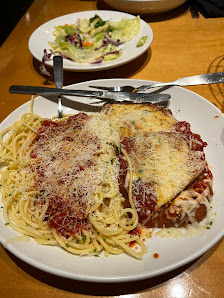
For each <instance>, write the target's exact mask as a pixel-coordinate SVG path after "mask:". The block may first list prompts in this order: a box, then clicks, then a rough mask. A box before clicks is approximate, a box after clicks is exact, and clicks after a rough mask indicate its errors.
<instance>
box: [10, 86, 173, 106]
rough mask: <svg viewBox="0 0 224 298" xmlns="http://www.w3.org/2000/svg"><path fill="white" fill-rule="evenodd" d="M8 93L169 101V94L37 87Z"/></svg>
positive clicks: (131, 100)
mask: <svg viewBox="0 0 224 298" xmlns="http://www.w3.org/2000/svg"><path fill="white" fill-rule="evenodd" d="M9 92H10V93H17V94H32V95H45V96H49V95H57V96H58V95H72V96H81V97H95V98H99V99H102V100H104V101H115V102H116V101H117V102H132V103H144V102H150V103H160V102H165V101H167V100H169V99H170V97H171V96H170V95H169V94H162V93H160V94H155V93H153V94H151V93H132V92H110V91H89V90H71V89H62V88H49V87H38V86H24V85H12V86H11V87H10V88H9Z"/></svg>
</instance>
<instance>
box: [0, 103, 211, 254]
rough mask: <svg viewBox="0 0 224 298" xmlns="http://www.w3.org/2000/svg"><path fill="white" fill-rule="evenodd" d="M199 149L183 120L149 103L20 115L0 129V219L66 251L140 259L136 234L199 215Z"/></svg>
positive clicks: (205, 204) (204, 171)
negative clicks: (53, 115) (0, 213)
mask: <svg viewBox="0 0 224 298" xmlns="http://www.w3.org/2000/svg"><path fill="white" fill-rule="evenodd" d="M206 146H207V143H205V142H204V141H203V140H202V139H201V137H200V135H198V134H196V133H193V132H192V131H191V127H190V124H189V123H188V122H186V121H177V120H176V119H175V118H174V117H173V115H172V112H171V111H170V110H169V109H165V108H163V107H160V106H157V105H152V104H106V105H105V106H104V107H103V109H102V111H101V112H99V113H93V114H88V115H87V114H86V113H78V114H76V115H73V116H69V117H66V118H63V119H58V120H54V121H53V120H50V119H42V118H41V117H40V116H37V115H34V114H33V113H28V114H25V115H23V116H22V118H21V119H20V120H19V121H17V122H16V123H14V124H13V125H12V126H11V127H9V128H7V129H5V130H4V131H3V132H2V133H1V183H2V187H1V192H2V200H3V203H4V217H5V221H6V223H7V224H9V225H10V226H11V227H12V228H13V229H15V230H16V231H17V232H19V233H22V234H25V235H28V236H31V237H33V238H34V239H35V240H36V241H37V242H38V243H39V244H43V245H58V246H60V247H62V248H64V249H65V250H67V251H68V252H70V253H73V254H79V255H85V254H92V255H98V254H99V253H100V252H102V251H104V252H105V255H106V256H108V255H109V254H121V253H123V252H125V253H127V254H129V255H130V256H132V257H135V258H137V259H141V258H142V257H143V255H144V254H145V253H146V247H145V244H144V242H143V241H142V239H141V235H140V234H141V233H140V232H139V231H140V230H141V229H142V228H146V229H151V228H161V229H163V228H167V227H176V228H177V229H178V228H179V227H186V228H187V227H188V226H190V225H193V224H195V223H200V222H202V221H203V219H205V218H206V216H207V214H208V210H209V204H210V202H211V198H212V194H213V192H212V180H213V177H212V173H211V171H210V170H209V167H208V164H207V161H206V158H205V153H204V148H205V147H206ZM133 243H135V244H136V245H137V246H138V249H137V250H136V249H135V248H134V247H133Z"/></svg>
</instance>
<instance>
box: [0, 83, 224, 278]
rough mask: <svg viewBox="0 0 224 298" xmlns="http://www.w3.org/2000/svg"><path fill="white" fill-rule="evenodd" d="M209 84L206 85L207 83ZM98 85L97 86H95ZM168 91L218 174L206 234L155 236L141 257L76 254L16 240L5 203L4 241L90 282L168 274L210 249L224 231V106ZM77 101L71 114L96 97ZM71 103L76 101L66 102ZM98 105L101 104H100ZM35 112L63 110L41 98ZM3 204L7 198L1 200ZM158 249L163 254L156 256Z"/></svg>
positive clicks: (0, 237) (0, 227)
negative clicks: (198, 137) (172, 236)
mask: <svg viewBox="0 0 224 298" xmlns="http://www.w3.org/2000/svg"><path fill="white" fill-rule="evenodd" d="M147 83H149V82H148V81H142V80H128V79H110V80H95V81H89V82H85V83H79V84H75V85H72V86H68V87H67V88H76V89H84V90H87V89H89V88H88V86H89V85H104V86H119V85H132V86H134V87H138V86H140V85H142V84H147ZM205 88H206V87H205ZM91 90H92V89H91ZM165 93H169V94H171V100H170V105H169V108H170V109H171V110H172V112H173V115H174V116H175V117H176V118H177V119H178V120H179V121H180V120H185V121H188V122H190V123H191V128H192V131H193V132H195V133H199V134H200V135H201V137H202V139H203V140H204V141H206V142H207V143H208V146H207V147H206V148H205V154H206V158H207V161H208V164H209V166H210V167H211V170H212V173H213V175H214V187H213V188H214V197H213V208H212V214H213V215H212V216H213V217H212V221H213V224H212V226H210V229H209V230H207V229H204V230H203V233H199V234H196V235H194V236H191V237H187V238H186V237H185V238H181V239H176V238H160V237H158V236H155V237H152V238H150V239H148V240H147V241H146V246H147V248H148V253H147V254H146V255H145V256H144V258H143V260H136V259H134V258H132V257H130V256H128V255H126V254H122V255H118V256H116V255H110V256H109V257H104V255H103V254H102V255H100V257H94V256H83V257H80V256H76V255H72V254H69V253H68V252H66V251H64V250H63V249H62V248H60V247H54V246H44V245H38V244H37V243H36V242H35V241H34V240H33V239H32V238H30V239H29V241H27V242H26V241H24V242H23V241H21V242H19V241H11V240H10V239H13V237H16V236H18V235H19V234H18V233H17V232H15V231H13V230H12V229H11V228H10V227H9V226H7V225H5V223H4V219H3V214H2V213H3V212H2V210H3V209H2V208H0V241H1V243H2V245H3V246H4V247H5V248H6V249H8V250H9V251H10V252H11V253H13V254H14V255H16V256H17V257H18V258H20V259H21V260H23V261H25V262H27V263H28V264H30V265H32V266H34V267H37V268H38V269H41V270H43V271H46V272H49V273H52V274H55V275H58V276H62V277H66V278H71V279H75V280H82V281H89V282H126V281H136V280H140V279H145V278H150V277H154V276H158V275H160V274H163V273H166V272H168V271H171V270H173V269H176V268H178V267H180V266H183V265H185V264H186V263H189V262H190V261H193V260H195V259H196V258H198V257H200V256H201V255H202V254H203V253H205V252H206V251H207V250H208V249H210V248H211V247H212V246H213V245H214V244H215V243H216V242H217V241H218V240H220V239H221V238H222V237H223V234H224V216H223V214H224V206H223V205H224V204H223V203H224V188H223V181H224V159H223V156H224V117H223V115H222V113H221V112H220V110H218V109H217V108H216V107H215V106H214V105H213V104H211V103H210V102H209V101H208V100H206V99H204V98H203V97H201V96H199V95H197V94H195V93H194V92H191V91H189V90H187V89H184V88H181V87H171V88H169V89H168V90H166V92H165ZM70 99H73V100H74V99H75V100H77V101H76V102H74V106H73V107H74V108H76V111H75V110H73V109H72V108H71V104H72V101H69V100H65V99H63V101H62V102H63V104H64V112H65V113H77V111H79V110H81V111H91V110H93V108H94V106H92V107H90V108H89V105H88V103H89V102H90V101H91V102H93V101H94V99H87V98H78V97H77V98H76V97H70ZM65 105H70V106H65ZM96 109H97V108H96ZM28 111H29V102H27V103H25V104H24V105H22V106H20V107H19V108H18V109H16V110H15V111H14V112H13V113H11V114H10V115H9V116H8V117H7V118H6V119H5V120H4V121H3V122H2V123H1V124H0V130H1V131H2V130H3V129H4V128H5V127H8V126H9V125H11V124H12V123H13V122H14V121H15V120H18V119H19V118H20V116H21V115H22V114H23V113H25V112H28ZM34 111H35V113H36V114H39V115H41V116H43V117H51V116H52V115H55V114H57V105H56V103H55V102H52V101H51V100H49V99H47V98H44V97H40V96H39V97H37V98H36V99H35V103H34ZM0 205H1V206H2V203H1V204H0ZM154 253H158V254H159V258H158V259H155V258H153V254H154Z"/></svg>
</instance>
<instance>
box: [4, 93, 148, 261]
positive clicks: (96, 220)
mask: <svg viewBox="0 0 224 298" xmlns="http://www.w3.org/2000/svg"><path fill="white" fill-rule="evenodd" d="M33 102H34V98H32V100H31V104H30V110H31V112H30V113H26V114H24V115H23V116H22V117H21V119H20V120H18V121H17V122H15V123H14V124H13V125H12V126H11V127H8V128H6V129H5V130H3V131H2V132H1V134H0V145H1V146H0V163H1V169H0V174H1V193H2V201H3V204H4V218H5V221H6V224H8V225H9V226H10V227H11V228H13V229H14V230H15V231H17V232H18V233H21V234H24V235H27V236H30V237H33V238H34V239H35V240H36V242H37V243H38V244H41V245H58V246H60V247H62V248H63V249H65V250H66V251H68V252H69V253H72V254H77V255H85V254H93V255H95V254H98V253H100V252H102V251H104V252H105V256H108V255H109V254H114V255H117V254H121V253H124V252H125V253H127V254H128V255H130V256H132V257H134V258H137V259H141V258H142V257H143V255H144V254H145V252H146V248H145V245H144V243H143V241H141V240H140V239H139V236H137V235H131V234H129V231H131V230H133V229H135V227H137V225H138V214H137V211H136V208H135V205H134V203H133V200H132V182H133V173H132V172H133V171H132V168H131V163H130V160H129V157H128V154H127V152H126V151H125V149H124V148H122V149H121V151H122V153H123V155H124V157H125V159H126V161H127V163H128V164H129V170H128V177H129V205H130V207H128V208H124V206H123V201H124V199H123V198H122V196H121V194H120V193H119V189H118V187H117V186H114V181H112V180H111V172H110V171H111V168H110V167H109V166H108V167H105V173H103V175H104V179H105V180H104V183H103V184H102V185H101V187H98V188H97V189H96V190H95V193H94V199H92V200H90V201H91V202H87V209H86V210H87V211H86V212H88V217H87V226H88V228H83V229H81V232H79V233H74V234H71V235H70V236H66V235H63V234H60V233H59V232H58V231H57V229H56V228H54V227H53V226H52V225H49V223H48V219H49V217H50V214H49V208H50V207H51V204H52V203H51V199H52V198H49V196H46V195H45V194H44V192H43V191H41V190H40V189H38V183H37V181H38V179H39V178H38V175H37V171H34V170H33V168H34V167H37V165H38V162H39V161H38V159H37V158H36V159H35V158H32V157H31V155H32V152H33V148H34V147H35V144H36V142H37V135H38V130H39V129H40V127H41V126H42V123H43V121H44V120H45V119H43V118H41V117H40V116H38V115H35V114H34V113H33ZM62 121H64V120H62ZM80 134H81V133H80ZM83 143H84V139H83ZM83 146H84V145H83ZM111 147H113V146H111ZM105 148H106V149H105ZM105 148H100V149H99V150H98V152H97V154H98V156H103V157H104V158H108V160H112V159H113V158H114V157H113V156H112V153H111V152H113V150H112V149H111V148H110V146H109V147H108V144H106V145H105ZM58 154H59V153H58ZM105 156H106V157H105ZM106 162H107V161H106ZM106 162H105V163H106ZM80 175H81V174H80ZM80 177H81V176H80ZM52 179H53V178H52ZM66 179H69V178H66ZM81 179H84V178H80V181H81V182H80V183H82V180H81ZM69 181H70V180H69ZM83 181H84V180H83ZM69 183H72V182H69ZM80 185H81V184H80ZM57 188H59V190H58V191H60V186H59V185H58V186H57ZM77 204H79V203H77ZM66 220H67V217H66V215H65V217H64V220H63V221H62V222H61V229H62V230H63V227H64V225H65V223H66ZM133 241H135V242H136V243H137V244H138V246H139V251H134V249H133V248H131V247H130V243H131V242H133Z"/></svg>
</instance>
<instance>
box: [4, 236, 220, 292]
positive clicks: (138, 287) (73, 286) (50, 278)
mask: <svg viewBox="0 0 224 298" xmlns="http://www.w3.org/2000/svg"><path fill="white" fill-rule="evenodd" d="M221 242H222V240H220V241H219V242H218V243H217V244H216V245H214V246H213V247H212V248H211V249H210V250H209V251H207V252H206V253H205V254H204V255H203V256H201V257H200V258H198V259H197V260H196V261H194V262H191V263H189V264H187V265H185V266H182V267H180V268H178V269H176V270H173V271H171V272H168V273H167V274H163V275H160V276H157V277H153V278H150V279H145V280H140V281H136V282H133V281H132V282H125V283H89V282H82V281H76V280H70V279H66V278H63V277H58V276H54V275H51V274H49V273H46V272H42V271H40V270H39V269H36V268H34V267H32V266H30V265H28V264H26V263H24V262H23V261H21V260H20V259H18V258H17V257H15V256H14V255H12V254H11V253H10V252H8V251H6V252H7V254H8V255H9V257H10V258H11V259H12V260H13V261H14V262H15V264H16V265H17V266H19V267H20V268H21V269H22V270H23V271H25V272H26V273H27V274H29V275H30V276H32V277H33V278H35V279H37V280H39V281H40V282H42V283H44V284H47V285H49V286H51V287H54V288H58V289H60V290H64V291H68V292H71V293H77V294H83V295H94V296H114V295H124V294H131V293H132V294H133V293H138V292H144V291H150V290H152V289H156V288H159V287H160V286H161V285H162V284H164V283H166V282H168V281H169V280H170V279H172V278H174V277H177V276H178V275H181V274H182V273H183V272H184V274H187V275H188V274H190V273H191V272H192V271H194V270H195V269H196V268H198V267H200V266H201V264H203V263H204V262H205V261H206V260H207V259H208V258H209V257H210V256H211V255H212V254H213V253H214V252H215V251H216V249H217V248H218V247H219V245H220V244H221Z"/></svg>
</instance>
